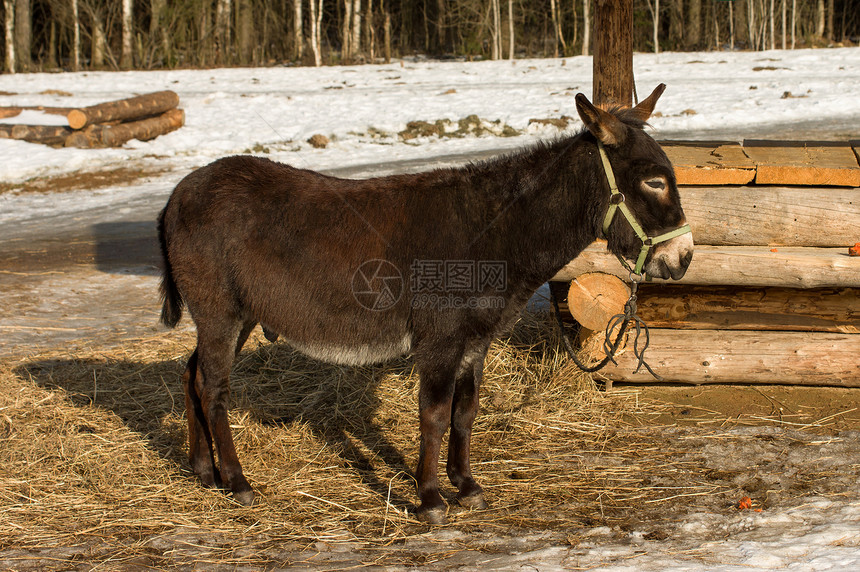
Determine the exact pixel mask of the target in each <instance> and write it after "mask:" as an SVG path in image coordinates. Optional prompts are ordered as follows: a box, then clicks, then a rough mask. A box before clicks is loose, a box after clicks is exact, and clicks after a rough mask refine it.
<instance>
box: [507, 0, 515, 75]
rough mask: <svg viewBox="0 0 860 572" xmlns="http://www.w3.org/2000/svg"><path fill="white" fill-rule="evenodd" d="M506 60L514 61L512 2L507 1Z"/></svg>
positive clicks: (510, 0) (511, 0) (512, 0)
mask: <svg viewBox="0 0 860 572" xmlns="http://www.w3.org/2000/svg"><path fill="white" fill-rule="evenodd" d="M508 59H509V60H513V59H514V0H508Z"/></svg>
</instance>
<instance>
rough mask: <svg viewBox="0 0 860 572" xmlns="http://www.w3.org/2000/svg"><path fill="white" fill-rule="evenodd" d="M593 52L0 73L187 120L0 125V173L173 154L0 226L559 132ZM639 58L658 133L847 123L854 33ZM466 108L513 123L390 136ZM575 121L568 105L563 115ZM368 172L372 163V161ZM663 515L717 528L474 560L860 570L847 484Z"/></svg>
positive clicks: (858, 78) (854, 94) (859, 61)
mask: <svg viewBox="0 0 860 572" xmlns="http://www.w3.org/2000/svg"><path fill="white" fill-rule="evenodd" d="M591 67H592V61H591V58H587V57H575V58H567V59H554V60H519V61H516V62H509V61H500V62H477V63H456V62H445V63H442V62H430V61H404V62H399V61H398V62H393V63H392V64H390V65H368V66H360V67H328V68H320V69H313V68H266V69H225V70H185V71H160V72H128V73H107V72H88V73H76V74H71V73H67V74H29V75H14V76H11V75H2V76H0V92H13V93H14V95H0V106H11V105H28V106H29V105H46V106H63V107H73V106H85V105H91V104H94V103H99V102H103V101H108V100H112V99H118V98H122V97H127V96H129V95H132V94H136V93H143V92H149V91H156V90H161V89H171V90H174V91H176V92H177V93H178V94H179V96H180V100H181V107H182V108H184V109H185V112H186V126H185V127H184V128H182V129H180V130H179V131H176V132H174V133H171V134H169V135H166V136H162V137H159V138H157V139H155V140H153V141H150V142H145V143H142V142H136V141H135V142H131V143H129V144H127V145H126V146H125V147H123V148H121V149H100V150H81V149H52V148H49V147H45V146H41V145H35V144H29V143H24V142H20V141H11V140H4V139H0V182H5V183H15V182H21V181H25V180H27V179H30V178H33V177H41V176H53V175H60V174H72V173H76V172H80V171H90V170H99V169H109V168H114V167H120V166H134V167H141V168H144V169H146V168H155V167H157V168H164V169H166V170H167V171H168V173H167V174H166V175H164V176H162V177H161V178H160V179H158V180H156V181H154V182H153V181H144V182H139V183H135V184H133V185H130V186H125V187H123V188H107V189H100V190H99V191H97V192H90V191H71V192H68V193H63V195H62V196H51V195H50V194H48V195H46V194H38V195H36V194H17V193H15V192H8V193H5V194H0V234H6V233H7V232H9V233H11V232H12V231H13V227H14V226H17V224H18V223H21V222H24V221H27V220H33V219H34V217H36V218H38V217H42V218H44V217H48V216H50V215H51V214H52V213H55V212H58V211H59V210H69V209H74V208H76V206H75V205H77V207H80V205H90V206H92V205H93V204H96V205H111V204H114V205H121V204H122V205H125V204H129V205H133V204H134V202H133V201H134V198H135V197H138V196H143V195H151V194H152V193H159V194H163V195H164V196H166V194H167V193H168V192H169V191H170V185H168V184H166V183H165V181H167V180H168V179H169V180H170V181H172V182H175V181H176V180H178V177H179V176H181V175H182V174H184V173H185V172H187V171H189V170H191V169H193V168H195V167H198V166H201V165H204V164H206V163H208V162H209V161H211V160H213V159H215V158H218V157H221V156H223V155H227V154H235V153H254V154H260V155H265V156H268V157H270V158H273V159H275V160H280V161H284V162H288V163H291V164H293V165H296V166H299V167H305V168H312V169H318V170H326V169H333V168H337V167H345V166H360V165H379V164H384V163H390V162H395V161H404V160H415V159H419V158H426V157H436V156H440V157H443V156H448V155H458V156H462V155H465V154H470V153H475V152H478V151H485V150H490V149H505V148H511V147H516V146H521V145H524V144H527V143H528V142H530V141H534V140H535V139H537V138H539V137H550V136H553V135H555V134H556V133H557V131H556V130H555V128H552V127H547V126H540V125H535V124H532V125H530V124H529V120H530V119H532V118H540V119H545V118H558V117H560V116H562V115H569V116H574V117H575V116H576V112H575V108H574V104H573V96H574V95H575V94H576V93H578V92H583V93H585V94H586V95H590V94H591V91H592V83H591ZM634 69H635V73H636V83H637V87H638V89H639V95H640V96H641V97H644V96H645V95H647V94H648V93H650V91H651V89H653V87H654V86H656V85H657V84H658V83H660V82H664V83H666V84H667V85H668V89H667V91H666V93H665V94H664V96H663V97H662V99H661V100H660V102H659V104H658V106H657V111H658V112H659V115H658V116H655V117H653V118H652V120H651V124H652V127H653V130H654V134H655V136H656V137H657V138H659V137H660V136H661V134H671V135H672V136H674V137H678V136H683V137H684V138H688V139H694V138H709V136H710V135H711V134H712V133H715V132H720V133H726V132H731V131H732V130H741V129H744V130H747V131H749V129H750V128H753V130H754V129H755V128H757V127H760V128H762V129H766V128H768V127H769V126H772V125H774V124H780V125H789V124H792V123H795V122H804V121H810V120H822V121H829V122H831V123H833V124H834V125H838V126H839V128H838V133H836V134H835V135H838V136H839V137H842V138H848V137H849V136H850V137H853V138H860V48H840V49H829V50H798V51H794V52H787V51H770V52H755V53H748V52H744V53H721V52H706V53H664V54H660V55H651V54H637V55H636V56H635V58H634ZM49 90H51V91H49ZM58 92H62V93H64V94H63V95H58V94H57V93H58ZM469 115H477V116H478V117H479V118H480V119H481V120H483V121H484V122H485V125H486V126H487V127H490V128H495V127H494V125H495V126H496V127H498V126H499V125H507V126H510V127H511V128H513V129H514V130H517V131H518V132H519V134H518V135H516V136H513V137H507V138H502V137H498V136H494V135H483V136H472V137H453V136H450V137H435V136H434V137H419V138H416V139H411V140H408V141H403V140H401V138H400V137H398V133H399V132H400V131H402V130H404V129H405V128H406V124H407V122H410V121H415V120H423V121H429V122H434V121H436V120H450V121H451V122H452V125H454V126H456V124H457V121H458V120H460V119H463V118H465V117H467V116H469ZM3 121H4V122H6V123H22V122H28V123H49V124H50V123H56V122H57V121H62V118H58V117H57V116H50V115H42V114H39V113H35V112H25V113H24V114H22V115H20V116H18V117H15V118H10V119H6V120H3ZM496 121H498V122H499V123H498V124H494V123H493V122H496ZM578 128H579V124H578V122H576V121H574V122H573V123H571V124H570V126H569V127H568V129H569V130H576V129H578ZM314 134H323V135H325V136H327V137H329V138H330V139H331V144H330V145H329V146H328V147H327V148H325V149H315V148H313V147H312V146H311V145H310V144H308V143H307V139H308V138H309V137H310V136H311V135H314ZM380 172H385V167H384V166H383V167H381V170H380ZM163 183H165V184H163ZM125 208H130V207H125ZM853 438H855V439H856V438H857V436H856V435H855V436H854V437H853ZM855 490H857V489H855ZM676 524H677V526H678V531H679V532H680V533H683V532H684V531H685V530H686V531H687V532H688V533H689V535H690V537H691V538H693V539H697V538H717V537H723V538H724V539H723V540H719V541H702V542H696V543H695V545H694V546H693V545H691V543H690V542H684V541H680V540H677V538H678V537H676V536H673V538H672V539H669V540H667V541H653V540H646V539H644V538H642V537H641V534H640V535H639V536H637V534H636V533H635V532H633V533H631V534H630V536H629V538H627V539H626V540H625V541H624V542H618V541H617V537H615V536H612V537H611V535H609V534H608V531H604V530H601V529H599V528H596V529H593V530H586V531H583V535H584V536H585V537H587V538H586V540H585V541H583V542H581V543H580V544H579V545H578V546H576V547H575V548H571V547H569V546H566V547H562V546H558V547H555V548H545V549H542V550H540V551H538V552H528V551H526V552H524V553H522V554H520V555H518V556H515V555H510V554H509V555H506V556H502V557H501V559H500V560H495V561H493V562H490V563H486V564H484V565H483V566H482V568H483V569H505V568H514V569H520V568H522V569H526V568H527V569H532V568H537V569H540V570H556V569H557V570H563V569H569V568H570V567H572V566H577V567H580V566H581V567H587V568H589V569H594V570H618V571H621V570H624V571H628V570H643V571H656V570H673V571H680V570H702V571H704V570H712V571H717V572H735V571H740V570H860V498H853V499H850V498H849V499H847V500H845V501H844V502H835V501H833V500H825V499H821V498H810V499H809V502H808V503H807V504H805V505H802V506H798V507H794V508H791V509H786V510H769V511H765V512H764V513H755V512H746V513H740V512H738V513H736V514H734V515H733V516H731V517H726V516H724V515H714V514H701V515H695V516H694V517H691V518H688V519H687V520H686V521H685V522H683V523H676ZM715 526H716V527H717V528H716V529H713V527H715ZM685 527H686V528H685ZM709 527H710V528H711V529H713V530H710V529H709ZM720 527H723V528H720ZM705 532H707V534H705Z"/></svg>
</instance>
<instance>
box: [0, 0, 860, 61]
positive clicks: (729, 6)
mask: <svg viewBox="0 0 860 572" xmlns="http://www.w3.org/2000/svg"><path fill="white" fill-rule="evenodd" d="M0 1H2V5H0V14H2V20H3V24H4V27H3V29H4V35H3V37H4V42H3V45H2V46H0V54H2V62H3V71H4V72H6V73H9V72H13V73H14V72H27V71H57V70H84V69H164V68H188V67H213V66H268V65H278V64H294V65H318V66H319V65H332V64H340V63H364V62H375V61H388V60H390V59H391V58H397V57H405V56H415V55H426V56H428V57H434V58H446V57H455V58H470V59H502V58H510V59H514V58H524V57H558V56H572V55H579V54H588V53H590V49H591V41H592V39H591V37H590V31H591V18H592V15H593V12H594V2H596V1H599V2H603V1H618V0H0ZM857 4H858V0H633V18H634V30H633V36H634V37H633V46H634V50H635V51H639V52H654V51H679V50H723V49H744V50H764V49H773V48H789V49H790V48H800V47H813V46H828V45H854V44H856V43H857V42H858V40H860V37H858V36H860V10H858V9H857V8H858V6H857Z"/></svg>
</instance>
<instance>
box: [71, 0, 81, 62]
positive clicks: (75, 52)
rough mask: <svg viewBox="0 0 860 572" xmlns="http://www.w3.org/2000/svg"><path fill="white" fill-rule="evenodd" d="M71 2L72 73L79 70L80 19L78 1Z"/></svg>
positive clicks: (72, 0)
mask: <svg viewBox="0 0 860 572" xmlns="http://www.w3.org/2000/svg"><path fill="white" fill-rule="evenodd" d="M71 2H72V71H78V70H80V69H81V17H80V12H79V10H78V0H71Z"/></svg>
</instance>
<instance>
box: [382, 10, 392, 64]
mask: <svg viewBox="0 0 860 572" xmlns="http://www.w3.org/2000/svg"><path fill="white" fill-rule="evenodd" d="M384 13H385V23H384V24H383V36H384V37H383V41H384V42H385V63H387V64H390V63H391V13H390V12H389V11H388V10H384Z"/></svg>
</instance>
